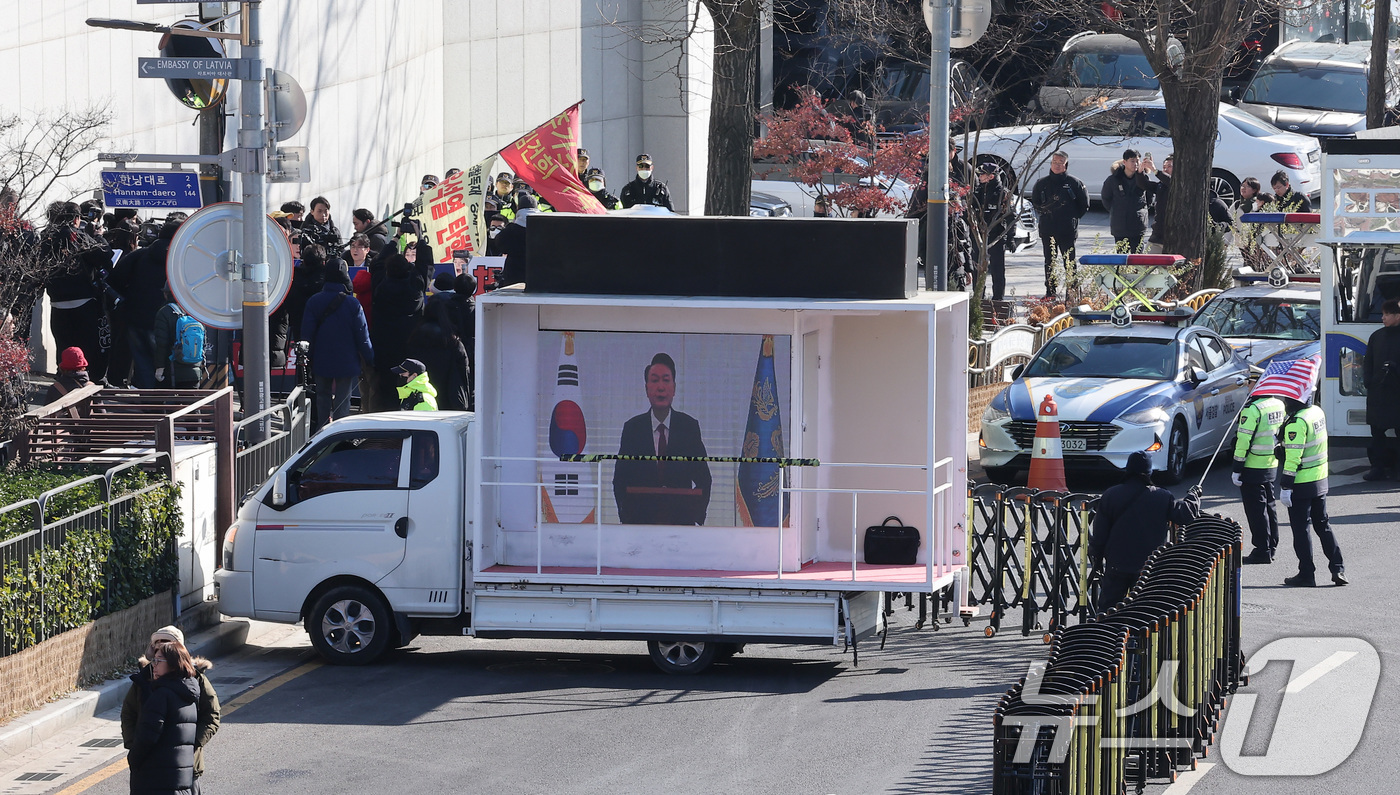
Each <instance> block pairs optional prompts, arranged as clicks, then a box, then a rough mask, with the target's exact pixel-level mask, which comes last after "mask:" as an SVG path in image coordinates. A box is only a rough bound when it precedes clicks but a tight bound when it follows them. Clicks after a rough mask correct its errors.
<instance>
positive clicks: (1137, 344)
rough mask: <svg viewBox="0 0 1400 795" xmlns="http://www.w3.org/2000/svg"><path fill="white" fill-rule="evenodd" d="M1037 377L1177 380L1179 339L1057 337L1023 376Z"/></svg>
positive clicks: (1034, 360) (1039, 354) (1043, 349)
mask: <svg viewBox="0 0 1400 795" xmlns="http://www.w3.org/2000/svg"><path fill="white" fill-rule="evenodd" d="M1024 375H1025V376H1026V377H1038V378H1056V377H1060V378H1149V379H1152V380H1156V381H1165V380H1167V379H1169V378H1175V377H1176V340H1174V339H1156V338H1152V337H1147V338H1142V337H1138V338H1134V337H1120V336H1099V337H1078V336H1075V337H1057V338H1055V339H1053V340H1051V341H1050V342H1049V343H1047V344H1046V345H1045V347H1043V348H1041V349H1040V352H1039V353H1037V354H1036V357H1035V358H1034V359H1032V360H1031V363H1030V365H1029V366H1027V367H1026V371H1025V373H1024Z"/></svg>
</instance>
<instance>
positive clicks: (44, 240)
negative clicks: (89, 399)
mask: <svg viewBox="0 0 1400 795" xmlns="http://www.w3.org/2000/svg"><path fill="white" fill-rule="evenodd" d="M47 215H48V226H47V227H45V229H44V232H43V235H42V237H41V238H40V240H39V264H40V268H41V270H42V271H43V272H44V273H45V274H46V278H45V279H44V289H45V290H46V291H47V292H48V294H49V303H50V306H51V307H52V310H53V311H52V313H51V314H50V316H49V332H50V333H51V334H53V338H54V345H55V346H56V347H57V348H58V349H59V350H63V349H65V348H81V349H82V350H83V353H84V355H85V356H86V357H87V360H88V374H89V375H90V376H91V377H92V380H94V381H100V380H102V378H104V377H105V376H106V374H107V352H106V350H105V349H104V348H103V347H102V342H101V326H102V317H103V314H104V313H103V312H102V306H101V302H100V299H101V295H102V293H101V288H99V287H98V285H97V271H98V270H99V269H101V268H105V267H107V266H109V265H110V264H111V262H112V251H111V249H110V248H108V247H107V243H106V242H105V241H103V240H101V239H99V238H95V237H93V236H92V235H90V234H88V233H87V232H85V231H83V230H82V229H81V228H80V226H79V223H80V221H82V213H81V210H80V208H79V207H78V205H77V204H75V203H73V202H53V203H52V204H50V205H49V207H48V213H47ZM100 215H101V211H100V210H99V217H100Z"/></svg>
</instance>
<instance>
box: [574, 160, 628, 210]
mask: <svg viewBox="0 0 1400 795" xmlns="http://www.w3.org/2000/svg"><path fill="white" fill-rule="evenodd" d="M583 177H584V179H583V184H585V185H587V186H588V192H589V193H592V194H593V198H595V199H597V200H598V201H599V202H602V204H603V209H605V210H621V209H622V202H621V201H620V200H618V198H617V197H616V196H614V195H612V194H611V193H608V179H607V177H606V176H605V175H604V174H603V169H601V168H590V169H588V171H587V173H585V174H584V175H583Z"/></svg>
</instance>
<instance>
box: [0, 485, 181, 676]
mask: <svg viewBox="0 0 1400 795" xmlns="http://www.w3.org/2000/svg"><path fill="white" fill-rule="evenodd" d="M131 471H132V472H136V474H133V475H132V476H131V477H129V478H128V477H122V478H121V481H122V482H120V483H118V484H114V486H116V488H115V489H114V490H115V491H116V492H117V494H125V495H130V494H132V492H134V491H137V490H140V489H141V488H144V487H147V486H150V485H151V484H156V485H154V486H153V487H152V488H151V490H150V491H148V492H146V493H144V494H137V495H134V496H129V497H125V498H122V497H117V498H116V504H115V506H109V507H108V508H107V509H106V510H105V511H103V512H102V513H101V518H102V521H101V522H100V527H99V528H97V529H93V528H87V527H71V528H67V529H66V530H65V529H64V528H61V527H60V528H55V529H54V530H51V531H50V533H52V534H53V535H54V536H56V537H58V538H61V541H59V542H58V543H57V544H54V545H51V546H47V547H45V548H43V549H42V550H35V551H33V552H30V553H29V554H28V555H24V556H23V557H12V556H8V555H7V556H5V561H4V563H3V566H0V654H13V653H14V652H17V651H20V650H21V649H25V648H28V647H30V646H33V645H34V644H36V643H39V642H40V641H43V640H47V639H48V638H50V637H53V636H54V635H57V634H59V633H61V632H65V631H67V630H70V629H75V628H77V627H80V626H83V625H84V624H86V623H88V622H90V621H92V620H93V619H95V618H99V617H101V616H104V615H107V614H109V613H115V612H117V611H119V610H123V609H126V608H128V607H131V606H132V605H134V604H136V603H137V602H139V601H141V600H142V599H146V598H149V597H151V596H154V595H155V594H158V593H160V592H162V591H165V590H168V589H170V588H172V587H174V586H175V585H176V583H177V580H178V577H179V563H178V559H177V558H176V556H175V543H176V539H177V538H178V537H179V535H180V532H181V530H182V528H183V521H182V519H181V515H180V502H179V497H180V486H179V484H178V483H165V482H159V483H157V481H156V480H155V479H153V478H152V477H151V476H149V475H146V474H144V473H139V472H137V471H136V470H131ZM74 474H75V473H73V472H71V471H70V472H68V473H66V474H63V473H56V472H45V471H41V470H23V471H18V472H7V473H4V475H0V481H3V482H0V494H3V495H4V496H5V502H3V503H0V505H3V504H8V503H10V502H13V501H15V499H32V498H33V497H37V496H38V495H39V494H41V493H43V492H44V491H46V490H49V489H52V488H55V487H56V485H62V483H63V482H72V480H73V479H74ZM124 475H125V473H124ZM81 476H82V475H79V477H81ZM56 477H57V478H59V482H58V483H55V482H54V479H55V478H56ZM100 504H101V491H100V489H99V488H98V487H97V484H95V483H94V484H92V485H91V486H83V487H79V488H76V489H70V490H68V491H66V492H63V493H61V494H58V495H55V496H54V498H53V499H51V500H50V501H49V502H48V503H47V505H46V508H47V510H46V512H45V513H46V517H45V518H46V520H47V521H48V522H50V523H52V522H53V521H55V519H58V518H61V517H65V516H71V515H73V514H75V513H79V512H81V511H83V510H86V509H89V508H92V507H95V506H98V505H100ZM18 513H19V516H18V517H15V519H16V522H15V523H18V524H21V525H23V526H22V527H18V528H15V527H10V526H4V525H0V539H3V538H5V537H7V536H10V535H16V534H18V533H23V532H27V531H28V530H30V529H32V527H30V526H29V523H31V522H32V513H31V512H30V511H19V512H18ZM7 518H8V517H0V522H4V520H5V519H7ZM21 554H22V553H21ZM41 571H42V572H43V577H42V579H41V577H40V572H41Z"/></svg>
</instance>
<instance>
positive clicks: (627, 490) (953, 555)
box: [215, 288, 968, 673]
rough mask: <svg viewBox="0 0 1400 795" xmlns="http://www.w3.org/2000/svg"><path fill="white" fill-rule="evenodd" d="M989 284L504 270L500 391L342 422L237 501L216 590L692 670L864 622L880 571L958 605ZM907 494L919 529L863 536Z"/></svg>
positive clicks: (363, 656)
mask: <svg viewBox="0 0 1400 795" xmlns="http://www.w3.org/2000/svg"><path fill="white" fill-rule="evenodd" d="M967 309H968V304H967V296H966V295H964V294H957V293H921V294H919V295H917V297H914V298H911V299H903V300H859V299H830V300H827V299H786V298H671V297H651V296H632V297H619V296H591V295H571V294H538V293H533V294H532V293H529V292H524V291H522V290H520V289H518V288H507V289H504V290H498V291H496V292H493V293H489V294H486V295H484V296H482V297H481V298H480V301H479V304H478V309H477V373H478V375H477V382H476V390H477V392H476V394H477V412H476V413H475V414H471V413H455V412H420V411H411V412H395V413H386V414H367V415H359V416H353V417H349V418H346V419H342V420H338V421H336V422H333V423H330V424H329V425H327V426H326V427H325V428H324V429H323V430H322V431H321V432H320V433H318V434H316V436H315V437H314V438H312V439H311V441H310V442H308V443H307V445H306V446H305V447H304V448H303V449H302V450H301V451H300V452H298V453H297V454H296V455H294V456H293V457H292V458H291V459H290V460H288V461H287V462H286V463H285V464H283V465H282V466H281V467H280V468H278V469H277V470H276V471H275V472H274V473H273V474H272V476H271V477H270V478H269V479H268V481H267V482H266V483H265V484H264V485H263V486H262V487H261V488H260V489H259V490H258V491H257V492H255V493H254V494H253V495H252V496H251V497H250V498H249V499H248V500H247V501H246V502H245V503H244V505H243V506H242V508H241V509H240V511H239V513H238V516H237V519H236V522H235V523H234V525H233V527H231V528H230V529H229V531H228V532H227V534H226V540H225V545H224V549H223V561H224V566H225V568H223V569H221V570H219V571H218V572H217V573H216V574H215V587H216V590H217V593H218V599H219V602H220V609H221V611H222V612H223V613H224V614H226V615H230V616H245V617H251V618H256V619H260V620H266V621H281V622H287V623H295V622H298V621H304V622H305V625H306V628H307V631H308V633H309V635H310V636H311V641H312V643H313V644H314V645H315V647H316V649H317V650H318V651H319V652H320V653H321V654H322V655H323V656H324V657H325V658H326V659H328V660H329V661H331V662H335V663H347V664H356V663H367V662H370V661H372V660H374V659H375V658H377V657H379V656H380V655H381V654H382V653H383V652H384V651H385V650H386V649H388V648H391V647H395V646H401V645H404V644H407V643H408V642H409V641H410V640H411V639H412V638H414V637H415V636H416V635H419V634H454V635H469V636H475V637H483V638H485V637H490V638H506V637H549V638H588V639H614V640H638V641H646V642H647V644H648V647H649V651H650V654H651V657H652V660H653V661H654V662H655V664H656V665H657V666H658V667H659V668H661V669H662V670H664V671H667V672H672V673H694V672H697V671H699V670H703V669H704V668H705V667H707V666H708V665H709V664H710V663H711V662H712V661H713V660H714V659H715V658H716V656H717V655H720V656H723V655H725V654H729V653H733V652H735V651H737V650H738V649H740V648H742V645H743V644H750V643H765V642H766V643H794V642H810V643H818V644H828V645H829V644H839V643H843V642H847V643H854V642H855V641H857V640H859V639H861V638H863V637H866V636H869V635H870V634H872V633H874V632H876V631H878V630H879V629H880V628H881V627H882V622H883V620H884V618H883V615H882V610H881V608H882V599H881V595H882V593H884V592H911V593H920V594H936V595H945V596H946V595H947V594H948V593H949V589H951V593H952V595H953V596H954V597H955V601H956V602H957V604H959V605H960V606H961V605H962V604H963V603H965V595H964V594H965V590H966V584H965V574H964V573H965V571H966V563H967V546H966V534H967V531H966V526H967V500H966V490H967V480H966V466H967V454H966V444H967V442H966V440H967V383H968V382H967V374H966V371H967V350H968V347H967V328H968V317H967ZM658 428H660V429H661V430H658ZM663 436H664V437H665V438H664V439H663V438H662V437H663ZM638 445H641V446H640V447H638ZM569 456H575V458H572V459H569V458H567V457H569ZM592 456H601V457H600V458H593V457H592ZM561 459H565V460H561ZM618 459H621V460H618ZM779 462H780V463H781V465H780V463H779ZM891 516H895V517H899V520H900V521H899V522H896V523H895V524H902V525H907V526H912V527H915V528H918V530H919V531H920V535H921V540H920V544H919V546H918V548H917V556H916V557H913V558H910V559H909V560H908V561H906V562H903V563H887V564H872V563H867V562H866V550H865V548H864V543H865V530H866V528H867V527H869V526H873V525H879V524H881V523H882V520H885V519H886V518H887V517H891ZM780 517H781V521H780Z"/></svg>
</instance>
